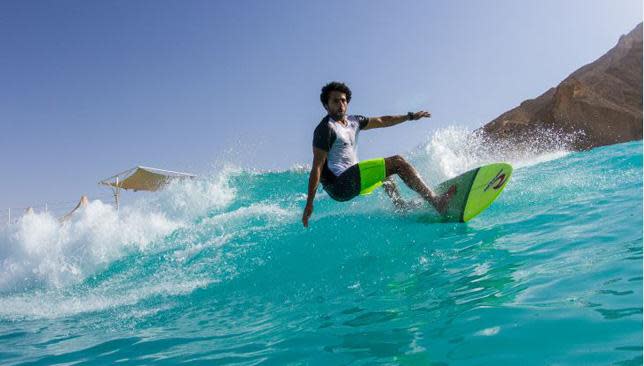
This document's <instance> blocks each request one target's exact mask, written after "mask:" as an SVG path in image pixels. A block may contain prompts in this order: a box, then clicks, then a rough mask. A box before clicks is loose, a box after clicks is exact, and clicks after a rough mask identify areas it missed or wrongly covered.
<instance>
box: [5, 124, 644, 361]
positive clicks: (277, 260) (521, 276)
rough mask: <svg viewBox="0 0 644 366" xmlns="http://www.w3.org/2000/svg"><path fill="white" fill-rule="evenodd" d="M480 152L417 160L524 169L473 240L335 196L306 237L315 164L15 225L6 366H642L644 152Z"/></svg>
mask: <svg viewBox="0 0 644 366" xmlns="http://www.w3.org/2000/svg"><path fill="white" fill-rule="evenodd" d="M471 143H472V141H471V140H469V139H468V138H466V137H463V135H462V134H460V135H459V133H458V132H455V131H453V130H452V131H443V132H441V133H438V134H436V135H434V136H433V137H431V138H430V139H428V142H427V143H426V144H425V145H423V146H420V147H419V148H418V149H416V150H414V151H412V152H410V153H409V154H407V156H408V157H409V158H410V159H411V160H412V161H413V162H414V164H415V165H416V166H417V167H418V169H419V171H420V172H421V174H422V175H423V176H424V177H425V178H426V179H427V181H428V182H430V183H432V184H436V183H438V182H440V181H441V180H443V179H446V178H449V177H451V176H455V175H456V174H458V173H460V172H462V171H465V170H467V169H469V168H471V167H473V166H476V165H478V164H481V163H485V162H489V161H495V160H507V161H509V162H511V163H512V164H513V165H514V166H515V172H514V175H513V177H512V180H511V181H510V182H509V184H508V186H507V187H506V189H505V191H504V193H503V194H502V195H501V196H500V197H499V199H498V200H497V201H496V202H495V203H494V204H493V205H492V206H491V207H490V208H489V209H488V210H487V211H486V212H484V213H483V214H482V215H481V216H479V217H478V218H476V219H474V220H473V221H471V222H469V223H467V224H451V223H440V222H438V220H437V219H436V217H435V216H434V215H433V214H432V213H431V211H430V210H429V209H427V210H424V209H421V210H418V211H414V212H409V213H404V214H402V213H395V212H394V210H393V207H392V205H391V204H390V203H389V202H388V201H387V199H386V197H385V195H384V194H383V193H382V192H377V193H375V194H374V195H371V196H369V197H362V198H359V199H357V200H354V201H352V202H350V203H346V204H340V203H336V202H333V201H331V200H330V199H329V198H328V196H326V195H325V194H324V193H322V192H320V193H318V199H317V201H316V205H315V211H314V214H313V217H312V220H311V226H310V228H309V229H304V228H302V225H301V222H300V218H301V211H302V207H303V204H304V201H305V191H306V183H307V177H308V172H307V170H306V168H293V169H291V170H288V171H283V172H252V171H244V170H236V169H226V170H225V171H224V172H223V173H220V174H214V175H213V176H212V177H208V178H202V179H200V180H198V181H194V182H188V183H183V184H177V185H175V186H172V187H170V188H169V189H168V190H167V191H166V192H163V193H160V194H158V195H147V196H143V197H142V198H141V199H139V200H137V201H136V202H132V203H131V204H130V205H127V206H126V207H125V208H122V209H121V211H120V212H119V213H118V214H117V213H116V212H115V211H114V209H113V208H112V207H111V206H110V205H108V204H105V203H102V202H100V201H93V202H92V203H91V204H90V206H89V207H88V208H86V209H85V211H83V212H81V213H79V214H78V215H76V216H75V217H74V218H73V219H72V220H71V221H70V222H67V223H65V224H64V225H62V226H61V225H59V224H58V223H57V222H56V221H55V219H54V218H52V217H50V216H48V215H46V214H36V215H29V216H25V217H23V218H22V219H21V221H20V222H19V223H18V224H16V225H12V226H10V227H5V228H2V229H0V263H2V266H1V269H0V271H1V273H0V363H1V364H4V365H18V364H29V365H52V364H115V363H117V364H123V365H139V364H165V365H171V364H178V363H186V364H207V365H255V364H263V365H285V364H293V365H298V364H312V365H344V364H353V365H371V364H388V365H429V364H432V365H498V364H508V365H509V364H522V365H544V364H562V365H594V364H596V365H608V364H619V365H637V364H642V142H641V141H638V142H632V143H626V144H620V145H614V146H609V147H602V148H597V149H594V150H591V151H586V152H576V153H572V152H566V151H565V148H563V147H560V148H558V149H553V151H551V152H550V153H548V154H539V155H531V154H530V153H529V152H512V153H510V154H506V155H502V154H500V153H495V152H494V151H493V149H492V150H485V154H482V153H481V149H482V146H469V147H468V148H467V149H462V146H463V145H464V144H465V145H467V144H471ZM495 154H496V155H495ZM404 194H405V195H406V196H407V197H410V198H411V197H412V194H411V192H409V191H405V192H404Z"/></svg>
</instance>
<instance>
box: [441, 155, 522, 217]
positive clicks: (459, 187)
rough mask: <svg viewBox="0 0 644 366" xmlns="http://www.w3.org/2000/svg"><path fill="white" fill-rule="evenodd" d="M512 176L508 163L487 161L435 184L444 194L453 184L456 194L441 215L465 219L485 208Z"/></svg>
mask: <svg viewBox="0 0 644 366" xmlns="http://www.w3.org/2000/svg"><path fill="white" fill-rule="evenodd" d="M511 175H512V166H511V165H510V164H507V163H494V164H488V165H484V166H481V167H478V168H476V169H472V170H470V171H468V172H465V173H463V174H461V175H459V176H458V177H454V178H452V179H450V180H447V181H445V182H443V183H441V184H439V185H438V187H437V188H436V192H437V193H438V194H443V193H445V192H447V190H448V189H449V188H450V187H451V186H453V185H456V193H455V194H454V196H453V197H452V199H451V200H450V202H449V203H448V204H447V210H446V211H445V213H444V214H443V215H442V216H443V218H444V219H445V220H446V221H454V222H467V221H470V220H471V219H473V218H474V217H476V216H477V215H478V214H480V213H481V212H483V211H485V209H487V208H488V207H489V206H490V205H491V204H492V202H494V200H496V199H497V197H498V196H499V195H500V194H501V192H502V191H503V189H504V188H505V186H506V185H507V184H508V181H509V180H510V176H511Z"/></svg>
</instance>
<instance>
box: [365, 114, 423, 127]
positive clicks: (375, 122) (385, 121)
mask: <svg viewBox="0 0 644 366" xmlns="http://www.w3.org/2000/svg"><path fill="white" fill-rule="evenodd" d="M431 116H432V114H431V113H429V112H426V111H420V112H414V113H412V112H410V113H408V114H403V115H400V116H382V117H370V118H369V122H368V123H367V125H366V126H365V127H364V128H363V130H369V129H372V128H383V127H391V126H395V125H397V124H399V123H403V122H407V121H415V120H418V119H421V118H429V117H431Z"/></svg>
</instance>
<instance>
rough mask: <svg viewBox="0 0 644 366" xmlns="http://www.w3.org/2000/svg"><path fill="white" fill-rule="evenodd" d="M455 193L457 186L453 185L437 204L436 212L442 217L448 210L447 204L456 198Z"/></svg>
mask: <svg viewBox="0 0 644 366" xmlns="http://www.w3.org/2000/svg"><path fill="white" fill-rule="evenodd" d="M455 193H456V185H453V186H451V187H449V189H448V190H447V192H445V193H444V194H443V195H442V196H440V198H439V199H438V202H437V204H436V211H438V213H439V214H441V215H442V214H444V213H445V211H446V210H447V204H448V203H449V201H450V200H451V199H452V197H454V194H455Z"/></svg>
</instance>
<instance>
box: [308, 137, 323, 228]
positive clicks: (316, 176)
mask: <svg viewBox="0 0 644 366" xmlns="http://www.w3.org/2000/svg"><path fill="white" fill-rule="evenodd" d="M327 154H328V153H327V152H326V151H324V150H322V149H318V148H317V147H314V148H313V165H312V166H311V173H310V174H309V193H308V195H307V197H306V206H305V207H304V213H303V214H302V224H303V225H304V227H308V226H309V217H311V214H312V213H313V199H314V198H315V193H316V192H317V189H318V184H319V183H320V176H321V175H322V168H323V167H324V162H325V161H326V156H327Z"/></svg>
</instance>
